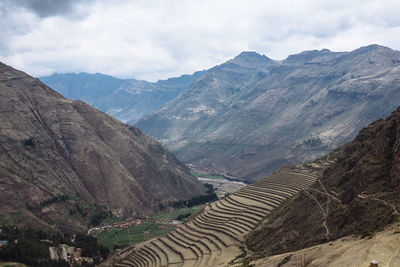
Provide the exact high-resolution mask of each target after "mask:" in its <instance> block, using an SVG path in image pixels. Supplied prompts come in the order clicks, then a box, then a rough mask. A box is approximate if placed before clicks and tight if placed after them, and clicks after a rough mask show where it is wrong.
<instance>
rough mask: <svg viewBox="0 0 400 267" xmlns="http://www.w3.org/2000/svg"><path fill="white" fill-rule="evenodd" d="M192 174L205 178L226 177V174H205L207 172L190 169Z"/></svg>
mask: <svg viewBox="0 0 400 267" xmlns="http://www.w3.org/2000/svg"><path fill="white" fill-rule="evenodd" d="M190 172H191V173H192V175H194V176H196V177H204V178H210V179H218V180H223V179H226V178H225V177H224V176H220V175H211V174H205V173H200V172H195V171H190Z"/></svg>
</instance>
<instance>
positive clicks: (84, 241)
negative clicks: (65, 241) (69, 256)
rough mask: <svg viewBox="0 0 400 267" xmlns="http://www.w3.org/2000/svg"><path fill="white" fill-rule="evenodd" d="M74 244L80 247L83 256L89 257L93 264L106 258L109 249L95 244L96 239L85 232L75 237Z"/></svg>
mask: <svg viewBox="0 0 400 267" xmlns="http://www.w3.org/2000/svg"><path fill="white" fill-rule="evenodd" d="M75 246H76V247H78V248H81V249H82V253H81V255H82V256H83V257H90V258H92V259H93V262H94V263H95V264H98V263H100V262H101V261H102V260H103V259H105V258H107V256H108V254H109V253H110V251H109V250H108V248H106V247H103V246H100V245H99V244H97V239H96V238H95V237H93V236H90V235H86V234H78V235H76V238H75Z"/></svg>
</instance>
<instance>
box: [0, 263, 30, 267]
mask: <svg viewBox="0 0 400 267" xmlns="http://www.w3.org/2000/svg"><path fill="white" fill-rule="evenodd" d="M0 267H27V266H26V265H25V264H23V263H19V262H4V263H0Z"/></svg>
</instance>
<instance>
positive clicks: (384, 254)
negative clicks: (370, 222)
mask: <svg viewBox="0 0 400 267" xmlns="http://www.w3.org/2000/svg"><path fill="white" fill-rule="evenodd" d="M372 260H376V261H377V262H378V264H379V265H378V266H379V267H381V266H387V267H399V266H400V223H399V222H396V223H395V224H392V225H391V226H389V227H387V228H386V229H385V230H384V231H381V232H378V233H376V234H375V235H374V236H373V237H371V238H368V237H367V238H363V239H361V238H357V237H344V238H340V239H338V240H335V241H332V242H329V243H325V244H322V245H317V246H313V247H310V248H306V249H303V250H299V251H295V252H291V253H285V254H281V255H275V256H271V257H267V258H263V259H260V260H256V261H253V262H251V263H250V266H255V267H264V266H280V267H292V266H293V267H294V266H296V267H297V266H307V267H316V266H354V267H356V266H357V267H358V266H360V267H361V266H365V267H367V266H370V263H371V261H372ZM252 264H254V265H252ZM238 266H240V265H238Z"/></svg>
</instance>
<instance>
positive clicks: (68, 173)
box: [0, 63, 204, 231]
mask: <svg viewBox="0 0 400 267" xmlns="http://www.w3.org/2000/svg"><path fill="white" fill-rule="evenodd" d="M0 190H1V194H0V202H1V203H2V205H1V206H0V214H1V215H2V217H1V219H2V220H3V222H4V220H5V221H6V223H11V224H16V225H20V226H24V225H25V226H36V227H41V226H46V227H55V228H58V229H63V230H74V231H75V230H84V229H85V228H86V226H87V222H88V218H86V217H85V216H80V215H79V212H77V210H76V207H75V206H74V204H73V203H72V202H71V201H70V200H67V201H64V202H63V201H55V203H53V204H52V203H50V204H49V205H46V206H45V207H42V206H43V205H41V204H43V202H44V201H48V200H51V199H54V198H55V197H56V196H66V195H67V196H71V195H74V196H78V198H79V197H80V198H81V199H82V201H84V202H86V203H93V204H96V205H102V206H104V207H106V208H107V209H122V211H123V213H124V214H126V215H134V214H145V213H150V212H152V211H155V210H157V209H158V204H159V202H160V201H165V200H176V199H188V198H191V197H193V196H195V195H198V194H202V193H203V192H204V187H203V185H202V184H201V183H199V182H198V181H197V180H196V179H195V178H194V177H193V176H192V175H190V173H189V172H188V170H187V168H186V167H185V166H184V165H183V164H181V163H180V162H179V161H178V160H177V159H176V158H175V157H174V156H173V155H172V154H171V153H169V152H168V151H167V150H165V149H164V148H163V147H162V146H161V145H160V144H159V143H157V142H156V141H155V140H153V139H151V138H149V137H147V136H145V135H144V134H142V132H141V131H140V130H139V129H137V128H134V127H131V126H128V125H125V124H123V123H121V122H119V121H117V120H115V119H113V118H112V117H110V116H108V115H106V114H104V113H102V112H100V111H98V110H96V109H94V108H92V107H90V106H89V105H87V104H85V103H83V102H80V101H70V100H67V99H65V98H64V97H62V96H61V95H60V94H58V93H56V92H55V91H53V90H52V89H50V88H49V87H47V86H45V85H44V84H43V83H41V82H40V81H39V80H38V79H34V78H32V77H30V76H28V75H27V74H25V73H23V72H20V71H17V70H15V69H13V68H11V67H9V66H6V65H4V64H1V63H0ZM32 207H33V208H32ZM38 207H39V208H38ZM28 208H29V209H30V210H31V211H29V210H28ZM81 213H82V212H81ZM83 213H84V212H83ZM89 213H90V212H89ZM83 215H84V214H83ZM88 215H90V214H88ZM87 217H89V216H87ZM28 218H29V219H28Z"/></svg>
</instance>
